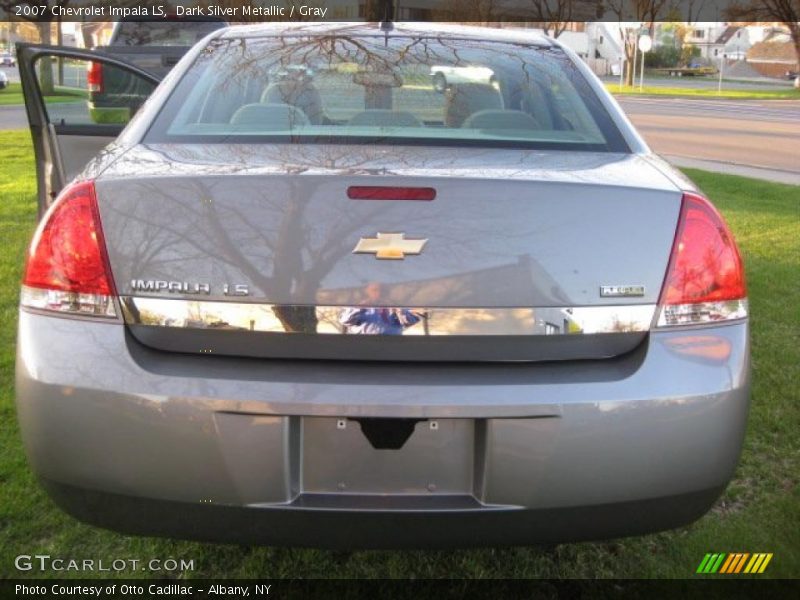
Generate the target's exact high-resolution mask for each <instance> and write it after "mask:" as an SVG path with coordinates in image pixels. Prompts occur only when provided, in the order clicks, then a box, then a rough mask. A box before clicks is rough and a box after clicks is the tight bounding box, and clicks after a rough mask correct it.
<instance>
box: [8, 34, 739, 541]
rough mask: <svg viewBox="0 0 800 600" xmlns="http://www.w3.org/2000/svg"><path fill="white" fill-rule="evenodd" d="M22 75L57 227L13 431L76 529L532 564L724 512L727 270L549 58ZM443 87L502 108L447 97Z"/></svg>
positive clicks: (206, 48) (27, 302)
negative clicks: (467, 552) (70, 78)
mask: <svg viewBox="0 0 800 600" xmlns="http://www.w3.org/2000/svg"><path fill="white" fill-rule="evenodd" d="M20 56H21V57H22V60H21V61H20V69H21V77H22V85H23V90H24V92H25V94H26V102H27V104H28V114H29V116H30V118H31V126H32V131H33V136H34V141H35V144H36V149H37V156H38V157H39V159H40V160H39V164H38V168H39V201H40V208H41V213H42V219H41V223H40V225H39V227H38V229H37V231H36V234H35V236H34V238H33V241H32V243H31V248H30V252H29V255H28V258H27V265H26V270H25V276H24V281H23V285H22V291H21V307H20V317H19V338H18V355H17V407H18V414H19V420H20V425H21V430H22V435H23V438H24V442H25V446H26V449H27V454H28V457H29V460H30V465H31V467H32V469H33V470H34V471H35V473H36V475H37V476H38V477H39V479H40V481H41V482H42V484H43V485H44V486H45V488H46V489H47V490H48V492H49V493H50V494H51V495H52V497H53V498H54V499H55V500H56V501H57V502H58V503H59V504H60V505H61V506H62V507H63V508H64V509H65V510H66V511H67V512H69V513H71V514H73V515H74V516H76V517H77V518H79V519H82V520H84V521H87V522H90V523H94V524H97V525H99V526H101V527H107V528H110V529H115V530H119V531H123V532H134V533H140V534H145V535H165V536H172V537H182V538H184V537H185V538H199V539H206V540H218V541H233V542H256V543H265V544H279V545H307V546H336V547H347V548H356V547H400V546H405V547H433V546H466V545H491V544H530V543H546V542H561V541H569V540H584V539H597V538H609V537H617V536H624V535H632V534H641V533H645V532H652V531H657V530H662V529H666V528H672V527H677V526H681V525H684V524H686V523H689V522H691V521H693V520H695V519H697V518H699V517H700V516H701V515H703V514H704V513H705V512H706V511H707V510H708V509H709V507H710V506H711V505H712V504H713V503H714V501H715V499H716V498H717V497H718V496H719V494H720V493H721V491H722V490H723V489H724V488H725V486H726V485H727V483H728V481H729V480H730V478H731V476H732V474H733V472H734V469H735V467H736V464H737V461H738V458H739V453H740V449H741V445H742V439H743V436H744V431H745V424H746V419H747V412H748V403H749V386H750V350H749V333H748V308H747V295H746V288H745V281H744V276H743V266H742V261H741V258H740V255H739V252H738V250H737V247H736V243H735V241H734V239H733V236H732V235H731V233H730V231H729V230H728V228H727V226H726V225H725V223H724V221H723V219H722V218H721V216H720V215H719V213H718V212H717V210H716V209H715V208H714V207H713V205H712V204H711V203H710V202H709V200H708V199H707V198H705V197H704V196H703V194H702V192H701V191H700V190H698V189H697V188H696V187H695V186H694V185H693V184H692V183H691V182H690V181H688V180H687V179H686V178H685V177H683V176H682V175H681V174H680V173H679V172H677V171H676V170H674V169H672V168H671V167H670V166H669V165H668V164H666V163H665V162H664V161H662V160H660V159H659V158H658V157H657V156H655V155H653V154H652V153H651V152H650V150H649V149H648V148H647V146H646V145H645V143H644V142H643V141H642V139H641V138H640V136H639V135H638V134H637V133H636V131H635V130H634V129H633V127H632V126H631V124H630V123H629V122H628V120H627V118H626V117H625V115H624V114H623V113H622V111H621V110H620V108H619V107H618V106H617V104H616V103H615V101H614V100H613V99H612V98H611V96H609V94H608V93H607V92H606V91H605V89H604V88H603V86H602V84H601V83H600V82H599V81H598V80H597V78H596V77H595V76H594V75H593V74H592V73H591V72H590V71H589V70H588V68H587V67H586V66H585V65H584V64H583V63H582V62H581V61H580V59H578V58H577V57H576V56H575V55H574V54H573V53H572V52H571V51H570V50H568V49H567V48H565V47H563V46H562V45H561V44H559V43H558V42H557V41H555V40H551V39H547V38H539V37H536V36H534V35H532V34H530V33H528V32H524V31H503V30H494V29H492V30H486V29H478V28H467V27H460V26H447V25H435V26H432V25H407V24H396V25H394V26H388V27H387V26H386V25H384V26H383V27H382V28H379V27H378V26H377V25H372V24H341V23H340V24H324V25H323V24H318V25H308V24H297V25H287V24H285V23H280V24H263V25H254V26H243V27H230V28H227V29H222V30H219V31H216V32H214V33H213V34H211V35H209V36H208V37H207V38H206V39H204V40H203V41H201V42H200V43H199V44H198V45H197V46H196V47H195V48H194V49H193V50H191V51H190V52H189V53H188V54H187V55H186V56H185V57H184V58H183V59H182V60H181V61H180V63H179V64H178V65H177V66H176V67H175V68H174V69H173V70H172V71H171V73H170V74H169V75H168V76H167V77H166V78H165V79H164V80H163V82H161V83H160V85H158V86H157V84H158V83H159V82H158V77H156V76H154V75H152V74H150V73H148V72H147V71H145V70H142V69H141V68H139V67H136V66H133V65H128V64H126V63H124V62H123V61H122V60H119V59H115V58H113V57H111V56H108V57H103V56H101V55H99V54H97V53H90V52H82V51H80V50H65V49H53V48H46V47H36V46H27V47H23V48H22V49H21V51H20ZM48 56H64V57H68V58H71V59H72V60H74V61H78V60H83V61H85V62H86V63H89V62H91V63H92V64H91V65H90V66H88V65H87V69H86V72H87V73H89V74H90V78H91V79H90V81H88V89H89V94H88V99H87V98H85V97H76V101H75V102H73V103H59V104H53V105H49V106H44V103H43V102H42V99H41V97H40V96H39V95H38V86H37V85H35V80H36V78H37V76H40V75H41V73H40V72H39V71H40V70H41V69H46V68H52V67H49V65H51V64H54V63H55V61H47V60H43V59H44V58H46V57H48ZM302 65H313V76H310V77H294V78H286V77H282V78H277V79H275V80H273V79H274V78H272V77H271V74H274V73H278V72H289V71H291V70H293V69H294V70H297V69H298V68H302V67H301V66H302ZM434 66H437V68H438V67H441V66H446V67H448V68H449V69H450V70H451V71H452V70H453V69H455V70H458V69H467V68H468V69H473V70H474V69H482V70H483V71H485V72H491V73H492V77H493V81H492V82H491V83H490V82H489V81H485V82H484V81H472V80H470V81H463V82H461V81H452V82H449V84H448V85H447V86H446V88H445V89H443V90H441V92H440V91H437V90H436V89H435V87H434V85H433V84H432V82H431V76H430V73H431V68H432V67H434ZM156 86H157V87H156ZM101 95H102V103H101V102H100V100H99V99H100V98H101ZM145 100H146V102H145ZM123 126H125V127H124V129H123ZM87 163H88V164H87ZM54 198H55V200H53V199H54Z"/></svg>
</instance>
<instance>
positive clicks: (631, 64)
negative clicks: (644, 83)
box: [625, 40, 636, 86]
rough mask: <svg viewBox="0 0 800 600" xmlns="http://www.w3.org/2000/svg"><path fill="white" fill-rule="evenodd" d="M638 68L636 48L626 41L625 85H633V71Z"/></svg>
mask: <svg viewBox="0 0 800 600" xmlns="http://www.w3.org/2000/svg"><path fill="white" fill-rule="evenodd" d="M635 68H636V46H635V45H634V44H631V43H628V41H627V40H626V41H625V85H627V86H632V85H633V70H634V69H635Z"/></svg>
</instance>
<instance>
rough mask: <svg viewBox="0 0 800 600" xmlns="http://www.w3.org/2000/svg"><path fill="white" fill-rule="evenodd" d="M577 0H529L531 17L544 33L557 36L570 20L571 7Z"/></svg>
mask: <svg viewBox="0 0 800 600" xmlns="http://www.w3.org/2000/svg"><path fill="white" fill-rule="evenodd" d="M577 1H578V0H530V2H531V9H532V11H533V17H534V19H536V20H537V21H538V22H539V23H540V25H541V27H542V30H544V34H545V35H547V36H551V37H554V38H557V37H558V36H560V35H561V34H562V33H563V32H564V30H565V29H566V28H567V27H568V26H569V24H570V21H572V13H573V7H574V5H575V4H576V3H577Z"/></svg>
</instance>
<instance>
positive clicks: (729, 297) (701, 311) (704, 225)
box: [659, 193, 747, 325]
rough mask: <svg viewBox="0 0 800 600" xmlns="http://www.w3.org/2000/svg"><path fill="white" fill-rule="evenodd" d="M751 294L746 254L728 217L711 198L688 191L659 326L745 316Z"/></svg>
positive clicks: (673, 250)
mask: <svg viewBox="0 0 800 600" xmlns="http://www.w3.org/2000/svg"><path fill="white" fill-rule="evenodd" d="M746 297H747V287H746V285H745V279H744V266H743V264H742V258H741V256H740V254H739V249H738V248H737V247H736V242H735V241H734V239H733V236H732V235H731V232H730V230H729V229H728V227H727V225H725V221H724V220H723V219H722V217H721V216H720V214H719V213H718V212H717V210H716V209H715V208H714V206H713V205H712V204H711V203H710V202H709V201H708V200H707V199H705V198H703V197H702V196H699V195H697V194H692V193H685V194H684V195H683V203H682V206H681V215H680V220H679V222H678V231H677V234H676V236H675V244H674V245H673V248H672V257H671V258H670V263H669V268H668V270H667V277H666V280H665V282H664V288H663V290H662V292H661V306H662V311H661V317H660V319H659V325H686V324H693V323H705V322H711V321H719V320H725V319H732V318H742V317H744V316H747V304H746Z"/></svg>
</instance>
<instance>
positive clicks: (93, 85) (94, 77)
mask: <svg viewBox="0 0 800 600" xmlns="http://www.w3.org/2000/svg"><path fill="white" fill-rule="evenodd" d="M86 87H87V88H88V90H89V91H90V92H98V93H100V94H102V93H103V63H99V62H90V63H89V66H88V68H87V71H86Z"/></svg>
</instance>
